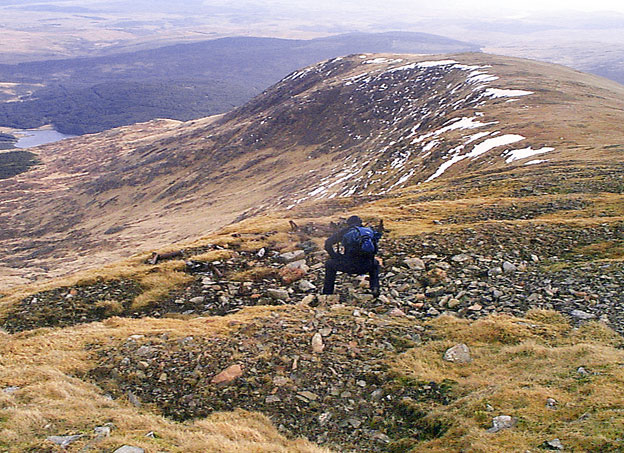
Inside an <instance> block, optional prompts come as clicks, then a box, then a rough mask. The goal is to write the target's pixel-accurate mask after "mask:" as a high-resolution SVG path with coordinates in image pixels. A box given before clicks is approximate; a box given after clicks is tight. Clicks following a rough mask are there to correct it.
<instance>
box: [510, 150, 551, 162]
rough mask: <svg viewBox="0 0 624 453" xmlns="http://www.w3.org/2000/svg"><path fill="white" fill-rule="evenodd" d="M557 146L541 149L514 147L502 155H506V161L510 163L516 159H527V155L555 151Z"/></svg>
mask: <svg viewBox="0 0 624 453" xmlns="http://www.w3.org/2000/svg"><path fill="white" fill-rule="evenodd" d="M554 149H555V148H550V147H548V146H544V147H543V148H540V149H533V148H531V147H530V146H529V147H528V148H523V149H514V150H511V151H505V152H504V153H503V154H502V155H501V156H502V157H506V159H505V162H506V163H508V164H510V163H511V162H513V161H515V160H520V159H526V158H527V157H532V156H536V155H538V154H544V153H547V152H550V151H554Z"/></svg>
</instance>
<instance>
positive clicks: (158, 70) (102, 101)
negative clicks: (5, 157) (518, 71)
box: [0, 33, 478, 134]
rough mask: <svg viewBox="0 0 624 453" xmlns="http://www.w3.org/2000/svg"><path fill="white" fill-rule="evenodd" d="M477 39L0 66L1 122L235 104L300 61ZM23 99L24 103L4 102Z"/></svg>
mask: <svg viewBox="0 0 624 453" xmlns="http://www.w3.org/2000/svg"><path fill="white" fill-rule="evenodd" d="M468 51H478V48H477V47H476V46H474V45H471V44H468V43H464V42H461V41H456V40H451V39H447V38H443V37H440V36H435V35H428V34H424V33H383V34H348V35H340V36H334V37H329V38H323V39H314V40H307V41H306V40H285V39H271V38H224V39H218V40H211V41H204V42H199V43H194V44H180V45H175V46H168V47H162V48H159V49H154V50H145V51H140V52H133V53H127V54H120V55H114V56H108V57H99V58H77V59H71V60H56V61H41V62H33V63H23V64H19V65H0V80H1V81H4V82H14V83H17V84H18V86H17V87H13V88H9V89H5V91H4V97H2V91H0V99H4V101H5V102H4V103H3V104H0V125H2V126H8V127H16V128H32V127H38V126H42V125H44V124H54V125H55V126H56V128H57V129H58V130H59V131H60V132H63V133H67V134H84V133H90V132H98V131H102V130H106V129H110V128H113V127H116V126H122V125H128V124H133V123H137V122H143V121H148V120H151V119H154V118H172V119H178V120H190V119H194V118H200V117H205V116H209V115H214V114H217V113H222V112H225V111H228V110H231V109H232V108H233V107H235V106H238V105H241V104H243V103H244V102H245V101H247V100H249V99H251V98H252V97H253V96H255V95H256V94H258V93H260V92H261V91H262V90H264V89H265V88H267V87H268V86H270V85H271V84H273V83H275V82H277V81H278V80H279V79H280V78H282V77H284V76H286V75H287V74H288V73H290V72H292V71H294V70H295V69H297V68H300V67H303V66H307V65H309V64H312V63H315V62H317V61H320V60H324V59H327V58H332V57H336V56H339V55H347V54H352V53H359V52H397V53H450V52H468ZM16 98H17V99H20V100H21V102H6V101H14V100H15V99H16Z"/></svg>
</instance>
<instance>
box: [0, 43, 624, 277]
mask: <svg viewBox="0 0 624 453" xmlns="http://www.w3.org/2000/svg"><path fill="white" fill-rule="evenodd" d="M623 91H624V88H622V86H621V85H618V84H615V83H612V82H609V81H607V80H604V79H600V78H597V77H593V76H588V75H585V74H581V73H579V72H576V71H572V70H569V69H566V68H563V67H558V66H552V65H548V64H544V63H536V62H530V61H527V60H517V59H510V58H502V57H496V56H488V55H481V54H462V55H455V56H440V57H422V56H420V57H415V56H383V55H381V56H380V55H354V56H351V57H349V58H338V59H334V60H331V61H328V62H324V63H320V64H318V65H315V66H311V67H309V68H307V69H305V70H302V71H298V72H295V73H293V74H291V75H290V76H288V77H287V78H285V79H284V80H283V81H282V82H280V83H278V84H277V85H275V86H274V87H272V88H271V89H269V90H267V91H266V92H264V93H263V94H261V95H260V96H258V97H257V98H256V99H254V100H253V101H251V102H250V103H248V104H246V105H245V106H243V107H241V108H239V109H236V110H234V111H232V112H231V113H229V114H227V115H225V116H224V117H222V118H210V119H207V120H197V121H194V122H189V123H178V122H173V121H156V122H154V123H151V124H150V123H148V124H144V125H137V126H130V127H127V128H122V129H118V130H111V131H108V132H104V133H101V134H97V135H93V136H85V137H82V138H77V139H73V140H67V141H63V142H62V143H60V144H52V145H47V146H43V147H40V148H39V149H38V151H37V152H38V154H39V158H40V160H41V161H42V164H41V165H40V166H39V167H37V168H36V169H34V170H32V171H30V172H28V173H23V174H21V175H18V176H17V177H14V178H10V179H6V180H3V181H1V182H0V184H1V186H0V187H1V189H2V198H3V203H2V204H1V205H0V218H1V219H2V223H3V224H4V225H6V226H7V227H6V228H5V229H3V232H2V233H1V237H0V241H1V243H2V246H3V247H2V252H1V253H2V262H3V263H4V265H3V271H2V272H3V275H5V276H9V275H13V276H14V277H17V279H18V281H19V279H20V278H22V277H27V278H31V277H36V275H38V274H39V275H42V274H45V275H57V274H59V273H62V272H66V271H68V270H71V269H78V268H81V267H85V266H90V265H97V264H99V263H104V262H106V261H110V260H111V259H113V258H114V257H120V256H124V255H127V254H129V253H132V252H134V251H137V250H139V249H145V248H153V247H158V246H159V245H163V244H167V243H171V242H174V241H177V240H182V239H185V238H192V237H196V236H198V235H201V234H202V233H205V232H206V231H209V230H213V229H215V228H217V227H219V226H222V225H224V224H226V223H228V222H231V221H232V220H234V219H236V218H239V217H240V216H243V217H244V216H249V215H251V214H252V213H257V212H263V211H266V210H270V209H273V208H277V207H282V208H287V207H293V206H296V205H297V204H299V203H302V202H305V201H310V200H315V199H332V198H334V197H339V196H350V195H357V196H361V197H365V198H366V197H378V196H381V195H382V194H383V193H385V192H387V191H388V190H391V189H398V188H401V187H404V186H406V185H408V184H416V183H419V182H424V181H427V180H432V181H435V180H439V179H444V178H446V177H448V176H454V175H459V174H463V173H464V172H466V171H470V172H474V171H488V172H493V173H494V174H495V173H497V172H498V173H501V175H503V174H504V172H505V171H507V170H509V169H512V168H515V167H518V166H521V167H522V166H524V165H525V164H528V163H532V164H533V163H535V164H536V165H537V166H538V167H540V166H541V167H544V165H546V166H548V165H553V164H557V163H565V164H573V163H575V162H579V163H581V164H582V165H590V166H591V165H599V164H601V163H602V162H605V163H606V164H607V165H610V164H611V163H612V162H617V161H618V157H619V156H620V154H621V144H622V143H623V142H624V140H623V137H622V131H620V130H619V129H618V128H616V127H614V126H613V125H614V124H619V123H620V122H621V120H622V115H623V113H622V112H623V106H624V101H623V99H624V97H623V96H622V93H623ZM541 161H547V162H541ZM540 162H541V163H540ZM527 168H528V167H527ZM534 168H535V167H534ZM530 171H538V170H537V169H531V170H530ZM543 171H545V172H546V173H547V172H548V170H547V169H545V170H543ZM12 269H13V270H12ZM14 269H19V270H17V271H15V270H14ZM3 281H4V282H7V283H9V282H10V280H9V279H5V280H3ZM13 281H15V280H13ZM22 281H23V280H22Z"/></svg>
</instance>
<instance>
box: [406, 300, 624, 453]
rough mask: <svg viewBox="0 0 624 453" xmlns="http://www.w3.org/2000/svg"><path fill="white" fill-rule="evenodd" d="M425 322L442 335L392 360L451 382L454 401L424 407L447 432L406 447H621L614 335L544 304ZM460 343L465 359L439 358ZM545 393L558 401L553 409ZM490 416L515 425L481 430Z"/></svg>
mask: <svg viewBox="0 0 624 453" xmlns="http://www.w3.org/2000/svg"><path fill="white" fill-rule="evenodd" d="M430 325H431V326H432V327H433V328H434V331H435V332H436V337H438V338H440V339H438V340H436V341H432V342H430V343H427V344H425V345H424V346H423V347H422V348H415V349H411V350H409V351H408V352H406V353H404V354H403V355H402V356H400V358H399V359H398V360H397V361H396V362H395V363H394V367H395V369H396V371H397V372H398V373H400V374H404V375H407V376H409V377H412V378H415V379H417V380H420V381H436V382H441V381H444V380H447V381H448V380H450V381H453V382H454V383H455V384H454V387H453V392H454V394H455V395H456V396H457V399H455V400H454V401H452V402H451V403H450V404H449V405H448V406H438V407H436V408H435V409H433V411H432V413H431V414H430V416H431V417H439V418H443V419H445V420H447V421H450V426H451V427H450V429H449V430H448V431H447V432H446V433H445V435H444V436H442V437H441V438H439V439H435V440H431V441H427V442H424V443H421V444H419V446H418V448H417V449H415V450H413V451H430V452H454V451H467V452H510V451H514V452H516V451H517V452H521V451H529V450H531V451H533V450H534V449H535V448H538V447H539V445H541V444H542V443H543V442H544V441H547V440H552V439H554V438H559V439H560V440H561V442H562V443H563V444H564V446H565V447H566V450H569V451H596V452H597V451H621V450H618V448H622V447H623V445H622V442H621V441H617V440H616V439H617V438H619V437H621V436H620V435H619V434H618V433H621V430H622V428H624V413H623V412H622V411H621V407H622V405H623V404H624V397H623V396H622V394H621V391H620V390H619V389H620V388H621V387H622V385H624V368H622V364H624V351H622V350H621V349H619V347H620V346H621V344H622V339H621V337H619V336H618V335H617V334H615V333H614V332H613V331H611V330H610V329H608V328H607V327H605V326H604V325H602V324H599V323H590V324H586V325H584V326H583V327H581V328H579V329H573V328H572V327H571V326H570V325H569V324H568V322H567V321H566V320H565V319H564V318H563V317H562V315H560V314H558V313H555V312H547V311H535V312H530V313H528V314H527V316H526V318H525V319H520V318H513V317H506V316H498V317H488V318H485V319H481V320H478V321H475V322H469V321H466V320H460V319H456V318H451V317H440V318H437V319H435V320H433V321H431V322H430ZM458 343H465V344H467V345H468V346H469V348H470V350H471V355H472V358H473V361H472V362H471V363H469V364H455V363H450V362H446V361H444V360H443V355H444V352H445V350H446V349H447V348H449V347H451V346H454V345H455V344H458ZM579 367H584V368H585V369H586V370H587V371H588V372H589V373H590V374H589V375H587V376H583V375H582V374H580V373H579V372H578V371H577V369H578V368H579ZM547 398H554V399H555V400H557V402H558V404H557V408H556V409H552V408H549V407H547V406H546V399H547ZM584 414H585V415H584ZM498 415H510V416H513V417H516V418H517V419H518V425H517V426H516V427H514V428H512V429H509V430H503V431H500V432H498V433H496V434H492V433H488V432H487V431H486V429H487V428H489V427H491V426H492V418H493V417H496V416H498ZM607 421H608V422H607Z"/></svg>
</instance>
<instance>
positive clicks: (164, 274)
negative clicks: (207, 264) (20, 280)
mask: <svg viewBox="0 0 624 453" xmlns="http://www.w3.org/2000/svg"><path fill="white" fill-rule="evenodd" d="M146 258H147V255H142V256H137V257H133V258H132V259H128V260H125V261H121V262H118V263H114V264H111V265H109V266H106V267H103V268H100V269H93V270H88V271H84V272H80V273H78V274H75V275H72V276H69V277H66V278H60V279H55V280H51V281H48V282H46V283H43V284H37V285H26V286H22V287H20V288H16V289H15V290H13V291H11V294H10V295H7V296H5V297H3V298H1V299H0V316H1V315H3V314H5V313H6V312H7V310H9V309H10V308H11V307H12V306H13V305H14V304H16V303H17V302H19V301H20V300H22V299H24V298H26V297H29V296H32V295H34V294H36V293H38V292H42V291H47V290H50V289H54V288H59V287H71V286H88V285H90V284H93V283H96V282H101V281H111V280H117V279H132V280H135V281H136V282H137V283H139V285H140V286H141V288H142V289H143V292H142V293H141V294H140V295H138V296H137V297H136V298H135V300H134V301H133V304H132V307H133V308H135V309H138V308H141V307H145V306H148V305H149V304H151V303H153V302H156V301H158V300H159V299H160V298H162V297H164V296H166V295H167V294H169V292H170V291H171V290H173V289H175V288H177V287H179V286H181V285H183V284H184V283H187V282H188V281H190V280H191V279H192V277H190V276H189V275H187V274H185V273H184V272H183V270H184V266H185V263H184V261H182V260H172V261H165V262H162V263H160V264H158V265H157V266H151V265H147V264H145V259H146Z"/></svg>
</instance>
